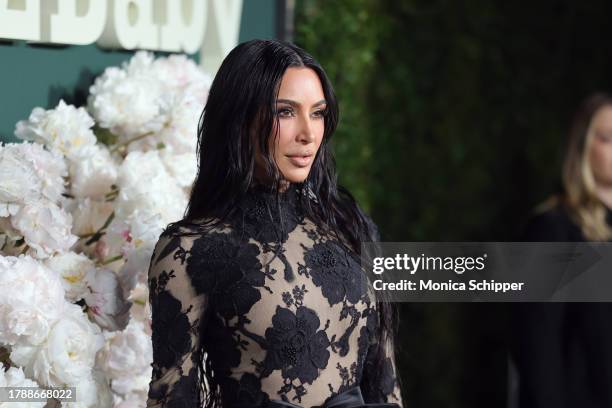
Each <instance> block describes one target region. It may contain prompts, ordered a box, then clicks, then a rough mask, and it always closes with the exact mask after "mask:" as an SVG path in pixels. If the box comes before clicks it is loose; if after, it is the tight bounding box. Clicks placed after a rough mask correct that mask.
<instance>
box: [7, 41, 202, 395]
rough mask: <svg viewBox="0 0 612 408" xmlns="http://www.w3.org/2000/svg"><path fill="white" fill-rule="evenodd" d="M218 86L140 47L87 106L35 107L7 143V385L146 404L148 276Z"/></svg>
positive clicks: (182, 197)
mask: <svg viewBox="0 0 612 408" xmlns="http://www.w3.org/2000/svg"><path fill="white" fill-rule="evenodd" d="M210 83H211V80H210V78H209V77H208V76H207V75H205V74H204V73H203V72H201V71H200V69H199V68H198V67H197V66H196V64H195V63H194V62H193V61H191V60H189V59H188V58H187V57H185V56H182V55H171V56H169V57H160V58H157V59H156V58H154V56H153V55H152V54H150V53H147V52H144V51H140V52H137V53H136V54H134V56H133V57H132V58H131V59H130V60H129V61H127V62H126V63H124V64H123V66H121V67H110V68H107V69H106V70H105V71H104V73H103V74H102V75H101V76H99V77H98V78H96V80H95V82H94V84H93V85H92V86H91V87H90V89H89V92H90V94H89V97H88V101H87V107H86V108H84V107H79V108H77V107H75V106H71V105H67V104H66V103H64V101H60V102H59V104H58V105H57V106H56V107H55V108H54V109H51V110H44V109H41V108H35V109H34V110H33V111H32V113H31V114H30V116H29V118H28V119H27V120H22V121H20V122H18V123H17V125H16V129H15V135H16V136H17V137H18V138H20V139H22V140H23V141H24V142H23V143H9V144H4V145H1V146H0V362H2V363H3V365H4V367H5V369H4V370H0V386H40V387H76V391H77V401H76V402H63V403H62V405H64V406H69V407H72V406H74V407H110V406H121V407H132V406H134V407H137V406H145V404H146V399H147V391H148V385H149V381H150V378H151V361H152V349H151V339H150V334H151V321H150V310H149V305H148V287H147V271H148V267H149V262H150V258H151V255H152V253H153V248H154V246H155V243H156V242H157V239H158V238H159V235H160V234H161V232H162V230H163V228H164V227H165V226H166V225H167V224H168V223H170V222H172V221H176V220H179V219H180V218H182V216H183V213H184V210H185V208H186V206H187V200H188V195H189V191H190V188H191V184H192V183H193V180H194V178H195V175H196V172H197V159H196V147H197V135H196V130H197V124H198V120H199V118H200V114H201V112H202V109H203V107H204V104H205V102H206V97H207V95H208V89H209V87H210ZM30 405H31V406H43V405H44V403H31V404H30ZM0 406H2V404H1V403H0Z"/></svg>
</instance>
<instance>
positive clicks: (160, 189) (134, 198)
mask: <svg viewBox="0 0 612 408" xmlns="http://www.w3.org/2000/svg"><path fill="white" fill-rule="evenodd" d="M144 180H146V182H143V181H144ZM117 184H118V185H119V188H120V193H119V197H118V200H117V204H116V205H117V206H116V214H117V216H118V217H119V218H127V217H128V216H129V215H131V214H133V213H134V212H136V211H139V212H140V213H141V214H147V215H149V216H150V215H154V214H160V215H161V217H162V221H163V222H165V224H166V225H167V224H169V223H170V222H173V221H177V220H179V219H181V218H182V217H183V213H184V211H185V208H186V207H187V195H186V194H185V192H184V191H183V190H182V189H181V187H180V186H179V185H178V184H177V182H176V180H175V179H174V178H173V177H172V176H170V174H168V172H167V171H166V168H165V167H164V164H163V163H162V161H161V159H160V156H159V153H158V152H157V151H149V152H145V153H143V152H131V153H129V154H128V156H127V157H126V158H125V160H124V162H123V163H122V165H121V167H120V169H119V177H118V178H117Z"/></svg>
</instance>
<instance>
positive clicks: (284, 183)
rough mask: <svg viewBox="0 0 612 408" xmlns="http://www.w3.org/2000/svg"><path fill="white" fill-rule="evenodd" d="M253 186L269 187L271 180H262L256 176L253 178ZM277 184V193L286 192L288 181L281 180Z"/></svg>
mask: <svg viewBox="0 0 612 408" xmlns="http://www.w3.org/2000/svg"><path fill="white" fill-rule="evenodd" d="M254 184H259V185H262V186H271V185H272V180H271V179H269V178H262V177H260V176H257V175H256V176H255V183H254ZM279 184H280V185H279V187H278V191H279V192H281V193H283V192H285V191H287V189H288V188H289V186H290V185H291V183H290V182H289V180H286V179H282V180H281V181H280V183H279Z"/></svg>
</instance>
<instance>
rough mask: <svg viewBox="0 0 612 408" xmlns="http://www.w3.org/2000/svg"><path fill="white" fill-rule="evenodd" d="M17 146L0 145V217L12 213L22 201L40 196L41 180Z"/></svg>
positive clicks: (29, 200)
mask: <svg viewBox="0 0 612 408" xmlns="http://www.w3.org/2000/svg"><path fill="white" fill-rule="evenodd" d="M18 146H19V145H17V144H13V143H9V144H6V145H4V146H0V217H8V216H10V215H14V214H16V213H17V211H19V208H21V205H23V204H24V203H26V202H31V201H35V200H38V199H39V198H40V191H41V190H42V180H41V179H40V178H39V177H38V175H37V174H36V171H35V170H34V168H33V167H32V164H31V163H29V162H28V161H27V160H24V155H23V154H22V152H20V148H19V147H18Z"/></svg>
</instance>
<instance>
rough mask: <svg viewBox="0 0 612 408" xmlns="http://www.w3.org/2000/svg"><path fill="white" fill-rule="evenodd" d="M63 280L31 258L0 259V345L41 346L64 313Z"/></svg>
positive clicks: (8, 257)
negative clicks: (50, 329)
mask: <svg viewBox="0 0 612 408" xmlns="http://www.w3.org/2000/svg"><path fill="white" fill-rule="evenodd" d="M65 305H66V302H65V300H64V289H63V288H62V284H61V282H60V279H59V278H58V277H57V275H56V274H54V273H53V272H52V271H51V270H49V269H48V268H47V267H46V266H45V265H43V264H42V263H40V262H39V261H37V260H35V259H33V258H31V257H30V256H26V255H21V256H20V257H18V258H17V257H12V256H7V257H0V344H8V345H14V344H17V343H20V344H30V345H38V344H40V343H42V342H44V341H45V339H46V337H47V335H48V333H49V328H50V327H51V326H52V325H53V323H54V322H55V321H56V320H57V319H59V317H60V316H61V315H62V313H63V312H64V306H65Z"/></svg>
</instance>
